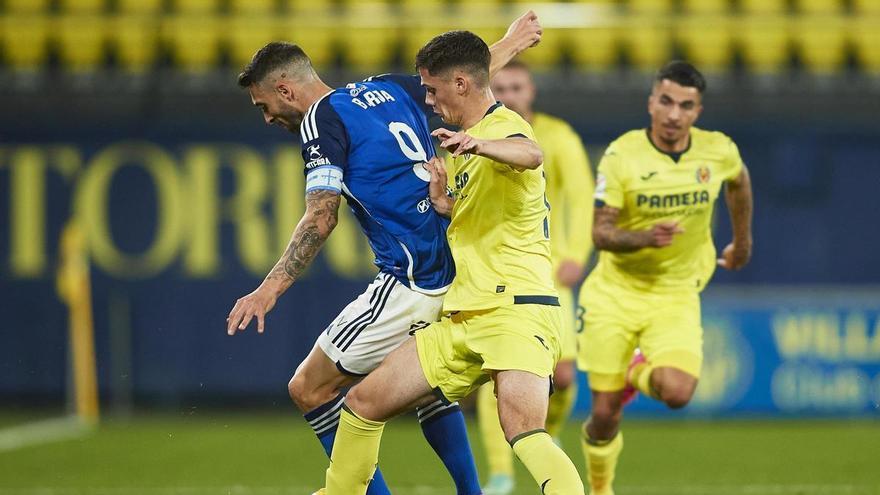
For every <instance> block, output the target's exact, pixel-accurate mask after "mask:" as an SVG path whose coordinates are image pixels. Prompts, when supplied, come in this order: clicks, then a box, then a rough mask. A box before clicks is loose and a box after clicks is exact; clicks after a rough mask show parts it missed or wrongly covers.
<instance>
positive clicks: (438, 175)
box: [424, 156, 454, 217]
mask: <svg viewBox="0 0 880 495" xmlns="http://www.w3.org/2000/svg"><path fill="white" fill-rule="evenodd" d="M424 167H425V170H427V171H428V172H430V173H431V181H430V183H429V184H428V192H429V195H430V198H431V205H432V206H433V207H434V209H435V210H436V211H437V213H439V214H440V215H443V216H445V217H449V216H450V215H451V214H452V206H453V204H454V201H453V199H452V198H450V197H449V194H447V191H448V184H449V180H448V177H447V175H446V162H445V161H444V160H443V158H441V157H439V156H435V157H434V158H431V160H430V161H428V162H427V163H425V165H424Z"/></svg>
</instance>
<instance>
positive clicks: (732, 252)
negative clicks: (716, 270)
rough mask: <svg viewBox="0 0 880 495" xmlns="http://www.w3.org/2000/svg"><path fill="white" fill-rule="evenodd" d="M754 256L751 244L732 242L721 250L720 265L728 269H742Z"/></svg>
mask: <svg viewBox="0 0 880 495" xmlns="http://www.w3.org/2000/svg"><path fill="white" fill-rule="evenodd" d="M751 257H752V246H751V245H739V244H736V243H733V242H731V243H730V244H728V245H727V246H725V247H724V250H723V251H721V257H720V258H718V266H720V267H721V268H725V269H727V270H740V269H742V267H744V266H746V264H748V262H749V259H750V258H751Z"/></svg>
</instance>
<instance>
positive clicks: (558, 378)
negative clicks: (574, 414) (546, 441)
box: [546, 359, 577, 443]
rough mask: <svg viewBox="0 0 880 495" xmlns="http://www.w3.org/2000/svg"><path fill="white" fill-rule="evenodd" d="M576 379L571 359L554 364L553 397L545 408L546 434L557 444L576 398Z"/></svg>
mask: <svg viewBox="0 0 880 495" xmlns="http://www.w3.org/2000/svg"><path fill="white" fill-rule="evenodd" d="M576 377H577V374H576V372H575V364H574V360H573V359H567V360H565V361H559V362H558V363H556V368H555V369H554V370H553V395H552V396H550V405H549V406H548V408H547V422H546V424H547V433H549V434H550V436H551V437H553V439H554V441H556V442H557V443H559V437H560V435H561V434H562V429H563V428H564V427H565V424H566V422H567V421H568V418H569V416H570V415H571V409H572V407H574V401H575V399H576V398H577V383H576V382H575V379H576Z"/></svg>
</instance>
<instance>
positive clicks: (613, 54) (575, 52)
mask: <svg viewBox="0 0 880 495" xmlns="http://www.w3.org/2000/svg"><path fill="white" fill-rule="evenodd" d="M568 40H569V46H570V47H571V58H572V61H573V62H574V63H575V65H576V66H577V67H578V68H580V69H585V70H588V71H594V72H604V71H608V70H610V69H611V68H612V67H614V65H615V64H616V63H617V58H618V51H617V49H618V30H617V29H615V28H614V27H610V26H603V27H596V28H575V29H571V30H569V32H568Z"/></svg>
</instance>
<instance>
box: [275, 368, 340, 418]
mask: <svg viewBox="0 0 880 495" xmlns="http://www.w3.org/2000/svg"><path fill="white" fill-rule="evenodd" d="M287 393H288V394H290V398H291V399H292V400H293V403H294V404H296V407H298V408H299V409H300V411H302V412H304V413H307V412H309V411H311V410H314V409H315V408H317V407H320V406H321V405H323V404H325V403H327V402H328V401H330V400H332V399H333V398H334V397H335V396H336V391H335V390H334V391H329V390H321V389H320V388H316V387H314V386H310V385H309V383H308V380H306V379H305V378H304V377H303V376H302V375H300V374H299V373H297V374H295V375H293V378H291V379H290V381H289V382H287Z"/></svg>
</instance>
